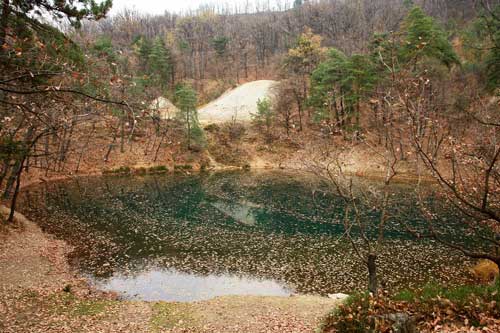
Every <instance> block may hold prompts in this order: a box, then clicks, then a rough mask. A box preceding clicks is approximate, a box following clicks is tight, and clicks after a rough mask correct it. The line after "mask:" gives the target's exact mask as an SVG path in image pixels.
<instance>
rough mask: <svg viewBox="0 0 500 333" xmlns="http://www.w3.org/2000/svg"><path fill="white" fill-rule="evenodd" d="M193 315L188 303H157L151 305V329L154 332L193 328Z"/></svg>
mask: <svg viewBox="0 0 500 333" xmlns="http://www.w3.org/2000/svg"><path fill="white" fill-rule="evenodd" d="M193 320H194V319H193V315H192V310H191V306H190V304H188V303H170V302H157V303H154V304H153V315H152V317H151V327H152V328H153V330H154V331H155V332H159V331H163V330H164V329H170V328H174V327H178V328H179V327H180V328H182V327H184V325H189V326H193Z"/></svg>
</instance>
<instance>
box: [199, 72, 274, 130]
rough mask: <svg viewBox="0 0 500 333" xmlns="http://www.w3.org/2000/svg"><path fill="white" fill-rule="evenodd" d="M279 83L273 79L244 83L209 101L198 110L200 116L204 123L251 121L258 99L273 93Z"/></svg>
mask: <svg viewBox="0 0 500 333" xmlns="http://www.w3.org/2000/svg"><path fill="white" fill-rule="evenodd" d="M276 84H277V82H276V81H272V80H260V81H253V82H248V83H245V84H242V85H241V86H239V87H237V88H235V89H233V90H230V91H228V92H226V93H225V94H223V95H222V96H221V97H219V98H217V99H216V100H215V101H212V102H210V103H208V104H207V105H205V106H203V107H201V108H200V109H199V110H198V118H199V120H200V122H201V123H203V124H210V123H222V122H227V121H232V120H234V119H236V120H237V121H250V120H251V119H252V118H251V115H252V114H254V113H256V112H257V101H258V100H259V99H263V98H266V97H270V96H271V94H272V88H273V87H274V86H275V85H276Z"/></svg>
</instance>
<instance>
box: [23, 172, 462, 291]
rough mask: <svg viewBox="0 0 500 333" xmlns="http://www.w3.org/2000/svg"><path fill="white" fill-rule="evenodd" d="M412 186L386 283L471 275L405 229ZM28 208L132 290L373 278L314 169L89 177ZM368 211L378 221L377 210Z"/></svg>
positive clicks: (393, 226) (46, 193)
mask: <svg viewBox="0 0 500 333" xmlns="http://www.w3.org/2000/svg"><path fill="white" fill-rule="evenodd" d="M358 186H360V187H365V188H368V189H372V190H373V189H376V188H377V186H379V184H377V183H376V182H372V181H367V180H360V181H359V184H358ZM412 189H413V186H412V185H411V184H410V185H408V184H399V185H397V186H394V188H393V189H392V190H391V193H392V195H391V198H392V199H391V200H393V201H394V203H395V204H394V212H397V214H394V216H395V217H394V218H391V219H390V220H389V222H388V224H387V228H386V231H385V236H386V239H387V241H386V243H385V245H384V246H383V248H382V250H381V254H380V259H379V266H380V274H381V277H380V279H381V281H382V284H383V285H384V286H385V287H386V288H390V289H398V288H402V287H408V286H411V285H412V284H422V283H425V282H428V281H430V280H433V281H437V282H450V281H458V280H461V279H463V278H464V276H465V273H464V271H465V269H464V267H465V266H464V262H465V261H466V259H464V258H463V257H461V256H460V255H459V254H457V253H455V252H453V251H450V250H448V249H446V248H443V247H441V246H440V245H439V244H434V243H432V242H422V241H419V242H417V241H415V240H413V239H412V238H411V237H410V236H409V235H408V234H406V233H405V232H404V231H403V230H404V228H402V227H401V224H400V222H401V220H404V221H405V222H406V223H411V224H412V225H419V224H422V223H423V219H422V218H421V216H420V213H419V209H418V207H417V205H416V204H415V198H414V197H412V195H413V194H412ZM21 208H22V209H21V210H22V211H23V212H24V213H25V214H26V215H28V216H29V217H30V218H32V219H33V220H35V221H38V222H39V224H40V225H41V227H42V228H43V229H44V230H45V231H48V232H50V233H52V234H54V235H56V236H57V237H60V238H62V239H65V240H66V241H68V242H69V243H70V244H72V245H74V247H75V250H74V252H73V253H72V254H71V258H70V259H71V263H72V265H73V266H74V267H75V268H76V269H77V270H78V271H79V272H81V274H83V275H84V276H87V277H88V278H89V280H90V281H91V282H92V283H93V284H94V285H96V286H97V287H99V288H101V289H105V290H114V291H117V292H118V293H120V294H121V295H122V296H123V297H124V298H127V299H142V300H175V301H193V300H201V299H208V298H212V297H215V296H221V295H233V294H238V295H243V294H251V295H277V296H286V295H290V294H295V293H299V294H322V295H325V294H327V293H335V292H351V291H352V290H353V289H362V288H364V287H365V285H366V279H367V277H366V269H365V266H364V265H363V263H362V262H361V261H360V260H359V258H358V257H357V256H356V254H355V252H354V251H353V249H352V247H351V245H350V244H349V243H348V242H347V241H346V239H345V237H343V235H344V228H343V225H342V223H341V222H340V221H341V220H342V218H343V216H344V204H343V201H342V200H341V198H338V197H335V196H333V195H332V194H330V191H328V188H327V187H325V185H323V184H321V183H319V182H317V181H311V180H310V179H309V178H308V177H304V175H298V174H291V173H285V172H222V173H202V174H195V175H183V174H169V175H164V176H146V177H91V178H81V179H78V180H73V181H64V182H54V183H49V184H46V185H43V186H38V187H32V188H29V189H27V191H26V192H25V194H24V196H23V197H22V200H21ZM363 211H364V212H365V213H366V218H372V219H373V220H374V221H376V220H377V217H378V214H377V212H376V211H374V210H373V209H371V208H370V207H363ZM396 216H397V217H396Z"/></svg>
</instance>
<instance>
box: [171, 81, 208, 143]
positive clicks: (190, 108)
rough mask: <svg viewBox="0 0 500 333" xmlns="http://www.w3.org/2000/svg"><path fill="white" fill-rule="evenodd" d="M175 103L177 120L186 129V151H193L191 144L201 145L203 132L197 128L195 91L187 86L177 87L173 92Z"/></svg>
mask: <svg viewBox="0 0 500 333" xmlns="http://www.w3.org/2000/svg"><path fill="white" fill-rule="evenodd" d="M175 102H176V106H177V107H178V108H179V114H178V118H179V120H180V121H182V122H183V123H184V126H185V129H186V142H187V147H188V149H193V145H192V144H193V142H194V143H196V144H198V145H202V144H203V131H202V129H201V128H200V126H199V121H198V111H197V110H196V103H197V96H196V91H195V90H194V89H193V88H192V87H190V86H189V85H186V84H183V85H179V86H178V87H177V89H176V91H175Z"/></svg>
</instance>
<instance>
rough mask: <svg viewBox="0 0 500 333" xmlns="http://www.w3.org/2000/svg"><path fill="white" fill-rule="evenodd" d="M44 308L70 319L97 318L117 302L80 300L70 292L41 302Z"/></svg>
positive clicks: (58, 294) (61, 293) (52, 296)
mask: <svg viewBox="0 0 500 333" xmlns="http://www.w3.org/2000/svg"><path fill="white" fill-rule="evenodd" d="M41 301H42V303H44V304H45V305H44V307H45V308H47V309H50V311H51V312H52V313H54V314H57V315H68V316H70V317H81V316H95V315H98V314H101V313H105V312H106V311H107V309H108V308H109V307H110V306H112V305H114V304H115V303H116V301H110V300H99V299H80V298H78V297H76V296H75V295H74V294H72V293H70V292H59V293H55V294H52V295H50V296H49V297H47V298H46V299H45V300H41Z"/></svg>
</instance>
